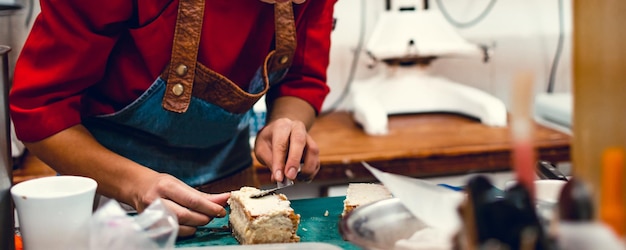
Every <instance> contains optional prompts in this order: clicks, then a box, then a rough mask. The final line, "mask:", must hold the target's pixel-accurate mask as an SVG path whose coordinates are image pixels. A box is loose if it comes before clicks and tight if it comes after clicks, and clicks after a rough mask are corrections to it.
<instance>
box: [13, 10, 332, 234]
mask: <svg viewBox="0 0 626 250" xmlns="http://www.w3.org/2000/svg"><path fill="white" fill-rule="evenodd" d="M294 2H296V3H297V4H296V5H293V6H292V3H291V1H287V0H279V1H277V2H276V3H273V1H271V0H262V1H258V0H228V1H225V0H223V1H206V3H204V1H200V0H149V1H140V0H135V1H129V0H109V1H79V0H74V1H51V0H42V1H41V13H40V15H39V16H38V18H37V20H36V22H35V24H34V26H33V28H32V30H31V33H30V35H29V37H28V39H27V41H26V44H25V46H24V48H23V50H22V53H21V55H20V57H19V59H18V62H17V65H16V69H15V76H14V83H13V86H12V90H11V93H10V100H11V101H10V109H11V117H12V119H13V121H14V123H15V127H16V132H17V135H18V138H20V140H22V141H23V142H25V145H26V146H27V148H28V150H29V151H30V152H32V153H34V154H35V155H37V156H38V157H39V158H41V159H42V160H43V161H44V162H46V163H47V164H48V165H50V166H51V167H52V168H54V169H55V170H56V171H58V172H59V173H60V174H68V175H81V176H88V177H91V178H94V179H95V180H96V181H97V182H98V193H99V194H101V195H104V196H106V197H111V198H114V199H116V200H118V201H120V202H123V203H125V204H129V205H131V206H133V207H134V208H135V209H137V210H138V211H140V212H141V211H142V210H143V209H144V208H145V207H147V206H148V205H149V204H150V203H151V202H152V201H154V200H155V199H157V198H162V199H163V200H164V202H165V204H166V205H167V206H168V207H169V208H170V209H171V210H172V211H173V212H174V213H175V214H176V215H177V217H178V221H179V224H180V230H179V235H180V236H187V235H192V234H194V232H195V230H196V227H197V226H202V225H205V224H206V223H208V222H209V221H210V220H211V218H214V217H221V216H224V215H225V214H226V212H225V210H224V207H223V206H224V205H225V202H226V200H227V199H228V197H229V194H228V191H231V190H233V189H238V187H240V186H243V185H255V182H254V180H255V178H254V171H253V169H252V168H251V165H252V159H251V154H250V145H249V141H248V119H249V115H250V109H251V107H252V105H254V103H255V102H256V101H257V100H258V99H259V98H260V97H261V96H263V95H265V94H267V95H266V101H267V106H268V119H267V122H266V126H265V127H263V128H262V129H261V130H260V131H259V132H258V134H257V139H256V142H255V147H254V153H255V156H256V158H257V159H258V161H259V162H260V163H261V164H263V165H266V166H267V167H269V168H270V169H271V171H272V177H271V178H272V181H282V180H283V179H284V178H289V179H295V178H296V177H297V176H298V177H302V178H305V179H311V178H313V177H314V176H315V174H316V173H317V172H318V170H319V159H318V148H317V145H316V144H315V142H314V141H313V140H312V138H311V137H310V136H309V135H308V134H307V130H308V128H310V126H311V125H312V123H313V121H314V118H315V116H316V114H318V113H319V111H320V109H321V105H322V102H323V100H324V98H325V97H326V95H327V94H328V91H329V88H328V86H327V85H326V84H325V81H326V68H327V66H328V57H329V55H328V54H329V48H330V31H331V29H332V11H333V5H334V2H335V1H334V0H315V1H306V2H304V1H302V0H297V1H296V0H294ZM301 163H302V164H301ZM299 169H300V171H301V172H300V174H298V170H299ZM220 192H224V193H221V194H215V193H220Z"/></svg>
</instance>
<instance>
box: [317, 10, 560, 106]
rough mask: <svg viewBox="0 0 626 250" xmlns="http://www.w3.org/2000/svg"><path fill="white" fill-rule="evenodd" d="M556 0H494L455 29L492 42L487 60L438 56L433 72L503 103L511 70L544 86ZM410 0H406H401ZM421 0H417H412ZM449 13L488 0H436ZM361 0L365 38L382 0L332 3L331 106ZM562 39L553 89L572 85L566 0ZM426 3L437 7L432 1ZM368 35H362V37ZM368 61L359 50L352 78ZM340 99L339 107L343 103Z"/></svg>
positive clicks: (352, 46)
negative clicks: (473, 21) (469, 23)
mask: <svg viewBox="0 0 626 250" xmlns="http://www.w3.org/2000/svg"><path fill="white" fill-rule="evenodd" d="M558 1H559V0H550V1H546V0H524V1H520V0H496V3H495V5H494V7H493V9H492V11H491V12H490V14H489V15H488V16H486V18H484V19H483V21H482V22H480V23H478V24H477V25H475V26H472V27H470V28H465V29H459V30H458V32H459V34H460V35H462V36H463V37H464V38H466V39H467V40H468V41H472V42H476V43H481V44H488V45H495V47H494V50H493V52H494V54H493V58H492V60H491V61H490V62H488V63H483V62H482V60H481V59H480V58H476V59H473V58H472V59H469V58H464V59H460V58H459V59H454V58H446V59H438V60H436V61H435V62H434V63H433V65H432V70H433V72H434V73H435V74H439V75H441V76H445V77H447V78H449V79H451V80H454V81H457V82H460V83H465V84H467V85H469V86H473V87H476V88H479V89H481V90H484V91H486V92H488V93H490V94H493V95H495V96H496V97H498V98H500V99H501V100H503V101H504V103H505V104H506V105H507V106H508V104H509V96H510V95H511V93H510V87H509V86H511V85H512V79H513V76H514V75H515V74H516V73H517V72H519V71H521V70H530V71H531V72H533V74H534V76H535V91H536V92H544V91H545V90H546V88H547V82H548V78H549V72H550V67H551V65H552V61H553V58H554V54H555V51H556V47H557V46H556V45H557V40H558V32H559V25H558ZM403 2H410V1H407V0H405V1H403ZM416 2H419V3H421V2H422V0H419V1H416ZM441 2H443V4H444V5H445V7H446V9H447V10H448V12H449V13H450V14H451V15H452V17H453V18H454V19H456V20H458V21H468V20H471V19H473V18H474V17H476V16H477V15H479V14H480V13H481V12H482V11H483V10H484V9H485V7H486V6H487V5H488V3H489V0H464V1H454V0H441ZM362 3H365V5H364V7H365V11H364V13H365V18H364V24H365V33H364V34H365V36H364V37H365V39H367V38H368V37H369V35H370V34H371V31H372V28H373V26H374V24H375V23H376V19H377V16H378V14H379V13H380V12H381V11H384V7H385V4H384V1H382V0H340V1H338V2H337V4H336V11H335V13H336V14H335V17H336V18H337V19H338V21H337V25H336V29H335V30H334V32H333V36H332V43H333V44H332V49H331V64H330V66H329V70H328V74H329V79H328V82H329V85H330V87H331V94H330V95H329V97H328V99H327V101H326V103H325V104H324V108H325V109H326V110H328V109H330V108H331V107H332V106H333V104H335V103H336V102H337V101H338V100H339V97H340V95H341V92H342V90H343V89H344V88H345V87H346V86H347V81H348V78H349V72H350V64H351V62H352V59H353V58H354V52H355V50H356V48H357V45H358V42H359V30H360V25H361V18H362V17H361V15H360V14H361V9H362V7H363V5H362ZM563 6H564V20H565V22H564V26H565V29H564V30H565V42H564V47H563V53H562V56H561V58H560V63H559V65H558V68H557V71H556V72H557V73H556V81H555V82H556V84H555V88H554V90H555V92H569V91H570V90H571V85H572V83H571V82H572V76H571V75H572V71H571V69H572V67H571V31H572V24H571V23H572V21H571V15H572V14H571V0H563ZM430 7H431V8H433V9H438V5H437V1H435V0H431V1H430ZM366 41H367V40H366ZM369 62H370V59H368V57H367V56H365V55H364V54H363V53H361V54H360V56H359V62H358V67H357V70H356V74H355V79H364V78H367V77H369V76H372V75H374V74H376V72H377V71H378V70H377V69H373V70H372V69H368V68H367V65H368V63H369ZM345 104H346V102H342V105H339V107H340V108H348V106H347V105H345Z"/></svg>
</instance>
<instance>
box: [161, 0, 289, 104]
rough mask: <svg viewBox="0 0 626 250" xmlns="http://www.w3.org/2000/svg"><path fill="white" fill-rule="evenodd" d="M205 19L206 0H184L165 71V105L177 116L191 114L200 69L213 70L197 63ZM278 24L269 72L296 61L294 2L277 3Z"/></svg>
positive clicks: (268, 67) (179, 11) (275, 6)
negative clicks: (294, 57)
mask: <svg viewBox="0 0 626 250" xmlns="http://www.w3.org/2000/svg"><path fill="white" fill-rule="evenodd" d="M203 19H204V0H180V2H179V6H178V17H177V20H176V28H175V31H174V44H173V47H172V56H171V59H170V63H169V66H168V67H167V68H166V70H165V72H164V75H165V76H166V78H165V79H166V80H167V85H166V89H165V95H164V96H163V102H162V106H163V108H164V109H166V110H169V111H172V112H176V113H184V112H185V111H187V108H188V107H189V103H190V101H191V97H192V94H193V92H194V91H193V85H194V81H195V80H196V75H197V74H196V73H202V72H196V70H197V69H198V68H199V67H200V68H202V69H204V71H210V69H208V68H206V67H204V66H203V65H201V64H199V63H198V62H197V58H198V49H199V44H200V34H201V30H202V21H203ZM274 23H275V24H274V26H275V30H276V38H275V50H274V51H272V52H270V54H269V55H268V59H269V60H268V62H267V63H268V64H267V69H266V70H267V71H269V72H275V71H280V70H286V69H288V68H289V67H290V66H291V62H292V61H293V55H294V53H295V48H296V27H295V22H294V14H293V6H292V2H291V1H277V2H276V3H275V4H274ZM265 73H267V72H265ZM201 75H203V74H201ZM208 75H209V76H211V75H213V76H214V77H213V78H215V76H218V78H220V77H219V74H217V73H215V72H208ZM204 78H208V77H204Z"/></svg>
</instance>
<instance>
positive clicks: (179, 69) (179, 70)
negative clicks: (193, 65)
mask: <svg viewBox="0 0 626 250" xmlns="http://www.w3.org/2000/svg"><path fill="white" fill-rule="evenodd" d="M176 74H178V75H179V76H184V75H185V74H187V65H184V64H180V65H178V67H176Z"/></svg>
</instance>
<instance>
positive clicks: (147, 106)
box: [83, 70, 286, 186]
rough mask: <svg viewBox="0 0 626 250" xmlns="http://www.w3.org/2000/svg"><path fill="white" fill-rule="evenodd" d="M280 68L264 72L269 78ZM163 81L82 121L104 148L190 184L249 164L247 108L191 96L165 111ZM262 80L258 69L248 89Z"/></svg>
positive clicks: (275, 77)
mask: <svg viewBox="0 0 626 250" xmlns="http://www.w3.org/2000/svg"><path fill="white" fill-rule="evenodd" d="M285 73H286V70H284V71H280V72H272V73H270V74H269V75H268V78H269V79H270V81H271V82H270V83H272V82H277V81H279V80H280V79H282V77H283V76H284V75H285ZM165 86H166V81H165V80H163V79H161V78H158V79H157V80H156V81H155V82H154V83H153V84H152V86H151V87H150V88H149V89H148V90H146V91H145V92H144V93H143V94H142V95H141V96H140V97H139V98H138V99H137V100H135V101H134V102H133V103H131V104H129V105H128V106H127V107H125V108H123V109H121V110H120V111H118V112H115V113H113V114H108V115H102V116H96V117H84V118H83V124H84V126H85V127H87V129H88V130H89V131H90V132H91V133H92V134H93V135H94V137H95V138H96V139H97V140H98V141H99V142H100V143H101V144H102V145H104V146H105V147H107V148H108V149H110V150H112V151H114V152H116V153H118V154H120V155H122V156H124V157H127V158H129V159H131V160H133V161H136V162H137V163H139V164H142V165H144V166H146V167H149V168H151V169H154V170H156V171H158V172H161V173H168V174H171V175H173V176H175V177H177V178H179V179H181V180H182V181H184V182H185V183H187V184H188V185H190V186H199V185H202V184H205V183H207V182H210V181H213V180H216V179H219V178H221V177H224V176H227V175H230V174H232V173H235V172H237V171H240V170H242V169H244V168H246V167H250V165H251V164H252V157H251V155H250V153H251V148H250V143H249V131H248V129H249V128H248V127H249V124H250V119H251V116H252V115H253V113H252V112H253V111H252V110H249V111H248V112H245V113H243V114H234V113H230V112H228V111H226V110H224V109H222V108H221V107H219V106H217V105H215V104H212V103H209V102H206V101H204V100H201V99H199V98H195V97H192V99H191V102H190V104H189V108H188V109H187V111H186V112H184V113H175V112H170V111H167V110H165V109H163V108H162V106H161V103H162V100H163V95H164V93H165ZM264 86H265V84H264V80H263V77H262V73H261V70H258V71H257V73H256V76H255V78H254V79H253V80H252V81H251V84H250V88H249V92H251V93H260V92H262V91H266V90H265V89H264Z"/></svg>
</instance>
